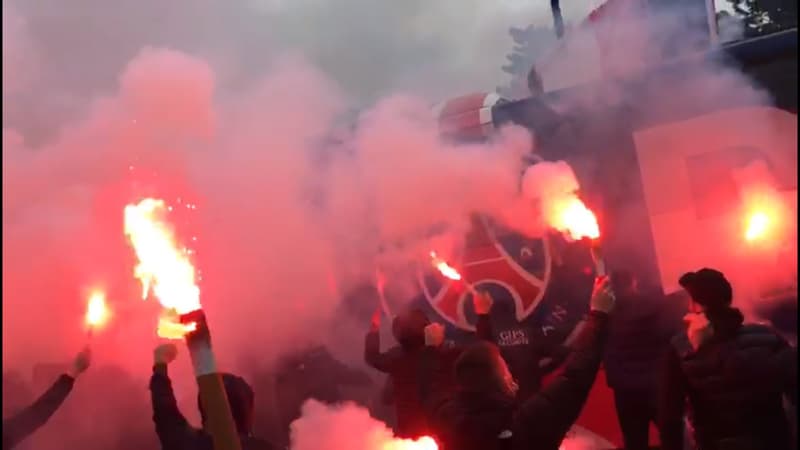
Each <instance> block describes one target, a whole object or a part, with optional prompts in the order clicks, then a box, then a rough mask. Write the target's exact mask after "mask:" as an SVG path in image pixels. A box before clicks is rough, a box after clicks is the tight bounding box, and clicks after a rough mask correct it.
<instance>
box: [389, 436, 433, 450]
mask: <svg viewBox="0 0 800 450" xmlns="http://www.w3.org/2000/svg"><path fill="white" fill-rule="evenodd" d="M380 450H439V446H438V445H437V444H436V441H434V440H433V438H431V437H428V436H423V437H421V438H419V439H416V440H413V441H412V440H410V439H392V440H391V441H389V442H386V443H384V444H383V445H382V446H381V448H380Z"/></svg>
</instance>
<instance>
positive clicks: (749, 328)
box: [659, 308, 797, 450]
mask: <svg viewBox="0 0 800 450" xmlns="http://www.w3.org/2000/svg"><path fill="white" fill-rule="evenodd" d="M708 318H709V321H710V322H711V324H712V327H713V329H714V335H713V337H711V338H709V340H708V341H706V342H704V343H703V344H702V345H700V347H699V348H698V349H697V350H695V349H693V348H692V346H691V345H690V343H689V340H688V337H687V336H686V333H683V334H681V335H678V336H677V337H675V338H674V339H673V342H672V348H671V349H670V351H669V353H668V354H667V356H666V359H665V362H664V368H663V379H662V384H661V389H660V395H659V397H660V404H659V412H660V416H661V417H660V419H659V420H660V422H661V426H660V429H661V441H662V448H664V449H665V450H679V449H681V448H682V442H683V439H682V436H683V428H682V425H683V423H682V417H683V413H684V409H685V406H686V401H687V400H688V403H689V406H690V411H689V417H690V419H691V422H692V425H693V428H694V433H695V436H694V438H695V441H696V442H697V444H698V446H699V447H700V448H701V449H702V450H789V449H791V448H796V447H795V446H794V445H793V444H792V438H791V432H790V428H789V424H788V421H787V418H786V414H785V411H784V409H783V404H782V400H783V397H784V396H786V397H787V398H788V400H789V402H790V403H792V404H793V405H796V404H797V349H796V348H794V347H791V346H790V345H789V344H788V343H787V342H786V341H785V340H784V339H783V338H782V337H780V336H779V335H778V334H777V333H776V332H775V331H773V330H772V329H771V328H769V327H767V326H763V325H744V324H743V318H742V315H741V313H739V311H738V310H736V309H733V308H727V309H725V310H723V311H721V312H720V313H718V314H715V315H713V316H712V315H708Z"/></svg>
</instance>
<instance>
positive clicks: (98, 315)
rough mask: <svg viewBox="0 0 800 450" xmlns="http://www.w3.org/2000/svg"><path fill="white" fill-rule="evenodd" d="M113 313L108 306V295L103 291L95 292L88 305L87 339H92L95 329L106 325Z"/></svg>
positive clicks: (86, 318)
mask: <svg viewBox="0 0 800 450" xmlns="http://www.w3.org/2000/svg"><path fill="white" fill-rule="evenodd" d="M110 316H111V313H110V311H109V309H108V307H107V306H106V295H105V294H104V293H103V292H102V291H94V292H92V293H91V295H89V301H88V302H87V303H86V317H85V321H86V327H87V329H86V337H87V338H88V339H91V338H92V335H93V334H94V329H95V328H97V327H101V326H103V325H105V323H106V322H107V321H108V319H109V317H110Z"/></svg>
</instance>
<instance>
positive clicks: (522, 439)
mask: <svg viewBox="0 0 800 450" xmlns="http://www.w3.org/2000/svg"><path fill="white" fill-rule="evenodd" d="M613 305H614V297H613V294H612V293H611V291H610V289H609V288H608V283H607V281H605V280H598V281H597V282H596V283H595V289H594V293H593V294H592V301H591V312H590V313H589V316H588V318H587V322H586V325H585V326H584V327H582V328H581V332H580V334H579V336H578V338H577V340H576V343H575V344H574V347H573V350H572V352H571V354H570V356H569V357H568V359H567V361H566V363H565V367H564V370H563V371H562V372H561V373H560V374H559V375H558V376H557V377H556V378H555V379H554V380H553V381H552V382H551V383H549V384H548V385H547V386H545V387H544V388H543V389H542V390H540V391H539V392H537V393H535V394H533V395H531V396H530V397H528V398H525V399H520V398H519V397H518V396H517V389H518V387H517V385H516V383H515V381H514V379H513V377H512V376H511V372H510V371H509V369H508V366H507V365H506V363H505V361H504V360H503V357H502V355H501V352H500V350H499V349H498V347H497V346H496V345H494V344H491V343H487V342H480V343H477V344H474V345H472V346H470V347H469V348H467V349H465V350H464V351H463V352H462V354H461V355H460V356H459V357H458V359H457V361H456V364H455V375H456V380H457V390H456V391H455V392H447V391H445V390H442V389H436V387H435V386H433V385H432V382H433V381H435V378H434V377H429V376H425V375H423V377H422V379H423V380H428V382H427V383H425V384H424V385H423V388H422V391H421V393H420V397H421V398H423V399H424V402H425V405H426V411H427V416H428V418H429V423H430V425H431V428H432V430H433V434H434V435H435V436H436V437H437V439H438V440H439V442H440V448H441V450H507V449H514V450H516V449H519V450H522V449H533V448H535V449H540V450H557V449H558V448H559V446H560V444H561V441H562V440H563V439H564V436H565V435H566V434H567V431H569V429H570V427H571V426H572V424H573V423H574V422H575V420H577V418H578V415H579V414H580V411H581V409H582V408H583V405H584V403H585V402H586V399H587V397H588V395H589V391H590V390H591V388H592V385H593V384H594V380H595V377H596V375H597V371H598V370H599V368H600V360H601V358H602V354H603V345H604V342H605V338H606V335H607V328H608V313H609V311H611V309H612V308H613ZM426 357H430V360H431V361H434V362H435V361H437V360H438V358H435V353H434V352H428V353H427V354H426ZM426 366H428V365H427V364H426ZM429 367H432V366H429ZM431 370H435V369H434V368H431ZM443 394H444V395H443Z"/></svg>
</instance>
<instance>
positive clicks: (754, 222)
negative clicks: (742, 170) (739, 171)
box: [743, 184, 788, 243]
mask: <svg viewBox="0 0 800 450" xmlns="http://www.w3.org/2000/svg"><path fill="white" fill-rule="evenodd" d="M743 191H744V192H743V200H744V215H745V220H744V222H745V223H744V239H745V241H747V242H749V243H755V242H762V243H763V242H767V243H770V242H771V241H780V240H781V235H782V234H783V233H782V231H783V230H782V228H783V226H782V225H783V224H784V223H785V219H784V217H786V216H787V215H788V214H787V207H786V205H785V204H784V201H783V199H782V198H781V195H780V194H779V193H778V191H776V190H775V189H774V188H772V187H771V186H768V185H758V184H755V185H749V186H745V187H744V188H743ZM773 243H774V242H773Z"/></svg>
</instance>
